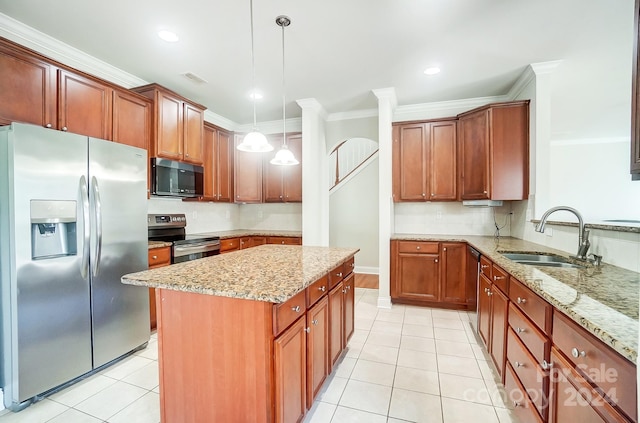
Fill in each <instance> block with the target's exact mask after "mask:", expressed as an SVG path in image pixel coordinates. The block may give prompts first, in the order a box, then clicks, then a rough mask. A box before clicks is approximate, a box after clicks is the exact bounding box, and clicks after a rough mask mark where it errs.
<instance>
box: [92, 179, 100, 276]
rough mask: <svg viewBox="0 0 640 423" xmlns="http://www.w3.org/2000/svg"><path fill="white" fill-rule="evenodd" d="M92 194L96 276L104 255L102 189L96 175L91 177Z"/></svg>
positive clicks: (94, 268) (94, 271)
mask: <svg viewBox="0 0 640 423" xmlns="http://www.w3.org/2000/svg"><path fill="white" fill-rule="evenodd" d="M91 194H92V195H93V204H94V210H93V211H94V213H95V218H96V220H95V222H96V256H95V257H94V259H93V269H92V271H91V273H92V275H93V276H94V277H96V276H97V275H98V271H99V270H100V258H101V256H102V203H101V201H100V189H99V188H98V180H97V179H96V177H95V176H94V177H93V178H91Z"/></svg>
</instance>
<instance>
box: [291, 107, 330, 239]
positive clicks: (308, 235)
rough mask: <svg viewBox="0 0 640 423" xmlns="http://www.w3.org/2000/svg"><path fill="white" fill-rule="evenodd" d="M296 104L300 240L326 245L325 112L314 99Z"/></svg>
mask: <svg viewBox="0 0 640 423" xmlns="http://www.w3.org/2000/svg"><path fill="white" fill-rule="evenodd" d="M297 103H298V105H299V106H300V107H301V108H302V164H303V166H302V242H303V244H304V245H310V246H320V247H326V246H329V187H328V186H327V181H328V175H327V164H326V162H327V148H326V146H325V144H326V143H325V121H326V119H327V113H326V111H325V110H324V109H323V107H322V105H321V104H320V103H318V101H317V100H316V99H315V98H306V99H302V100H297Z"/></svg>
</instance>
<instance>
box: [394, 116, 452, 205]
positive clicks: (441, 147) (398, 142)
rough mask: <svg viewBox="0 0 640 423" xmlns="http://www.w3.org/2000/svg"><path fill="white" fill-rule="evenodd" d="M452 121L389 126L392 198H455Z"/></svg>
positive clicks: (443, 199) (413, 199)
mask: <svg viewBox="0 0 640 423" xmlns="http://www.w3.org/2000/svg"><path fill="white" fill-rule="evenodd" d="M456 150H457V143H456V121H455V120H454V119H451V120H445V121H433V122H432V121H428V122H413V123H399V124H395V125H394V126H393V199H394V201H396V202H402V201H453V200H456V199H457V163H456Z"/></svg>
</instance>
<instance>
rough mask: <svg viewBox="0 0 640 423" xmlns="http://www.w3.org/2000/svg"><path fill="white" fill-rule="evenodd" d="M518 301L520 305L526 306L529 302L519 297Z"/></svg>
mask: <svg viewBox="0 0 640 423" xmlns="http://www.w3.org/2000/svg"><path fill="white" fill-rule="evenodd" d="M517 301H518V304H524V303H526V302H527V299H526V298H520V297H518V299H517Z"/></svg>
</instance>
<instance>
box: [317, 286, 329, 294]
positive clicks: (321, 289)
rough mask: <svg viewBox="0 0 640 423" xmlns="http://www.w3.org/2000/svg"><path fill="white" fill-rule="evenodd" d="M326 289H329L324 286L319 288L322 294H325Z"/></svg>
mask: <svg viewBox="0 0 640 423" xmlns="http://www.w3.org/2000/svg"><path fill="white" fill-rule="evenodd" d="M326 289H327V288H325V286H324V285H322V286H321V287H320V288H318V291H322V292H324V291H325V290H326Z"/></svg>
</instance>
